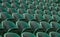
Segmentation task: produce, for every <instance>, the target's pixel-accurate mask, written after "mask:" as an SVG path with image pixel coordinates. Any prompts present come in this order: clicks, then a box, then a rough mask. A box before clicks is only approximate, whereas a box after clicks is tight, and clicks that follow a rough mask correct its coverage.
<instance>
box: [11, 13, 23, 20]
mask: <svg viewBox="0 0 60 37" xmlns="http://www.w3.org/2000/svg"><path fill="white" fill-rule="evenodd" d="M12 17H13V19H15V20H21V19H24V17H23V15H22V14H19V13H12Z"/></svg>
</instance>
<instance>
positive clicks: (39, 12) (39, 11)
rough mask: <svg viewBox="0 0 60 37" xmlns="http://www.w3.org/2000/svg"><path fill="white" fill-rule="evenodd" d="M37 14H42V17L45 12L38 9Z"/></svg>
mask: <svg viewBox="0 0 60 37" xmlns="http://www.w3.org/2000/svg"><path fill="white" fill-rule="evenodd" d="M35 14H42V15H43V11H42V10H39V9H37V10H35Z"/></svg>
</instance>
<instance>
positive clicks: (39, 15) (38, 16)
mask: <svg viewBox="0 0 60 37" xmlns="http://www.w3.org/2000/svg"><path fill="white" fill-rule="evenodd" d="M34 19H36V20H37V21H42V20H44V19H43V16H42V15H41V14H34Z"/></svg>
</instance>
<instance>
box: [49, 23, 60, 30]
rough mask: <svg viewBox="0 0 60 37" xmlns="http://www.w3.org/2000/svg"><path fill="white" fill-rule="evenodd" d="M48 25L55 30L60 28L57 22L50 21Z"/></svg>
mask: <svg viewBox="0 0 60 37" xmlns="http://www.w3.org/2000/svg"><path fill="white" fill-rule="evenodd" d="M50 25H52V26H53V28H54V29H55V31H59V30H60V24H59V23H58V22H51V23H50Z"/></svg>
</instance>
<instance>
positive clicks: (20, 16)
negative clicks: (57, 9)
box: [0, 12, 60, 22]
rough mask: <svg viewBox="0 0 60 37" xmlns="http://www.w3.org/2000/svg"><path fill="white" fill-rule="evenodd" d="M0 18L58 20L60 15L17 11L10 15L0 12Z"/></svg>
mask: <svg viewBox="0 0 60 37" xmlns="http://www.w3.org/2000/svg"><path fill="white" fill-rule="evenodd" d="M0 19H1V20H5V19H8V20H10V19H14V20H15V21H16V20H26V21H30V20H36V21H47V22H50V21H57V22H59V21H60V16H59V15H48V14H44V15H41V14H34V15H32V14H28V13H24V14H19V13H12V15H10V14H8V13H5V12H3V13H0Z"/></svg>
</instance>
